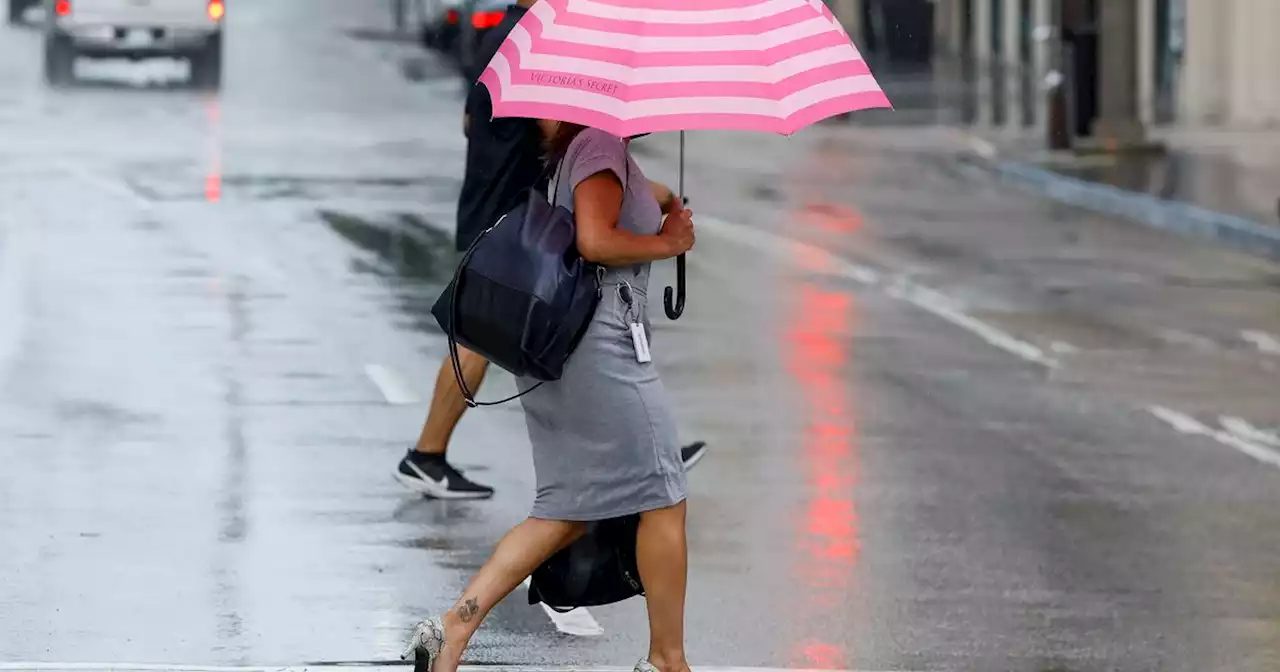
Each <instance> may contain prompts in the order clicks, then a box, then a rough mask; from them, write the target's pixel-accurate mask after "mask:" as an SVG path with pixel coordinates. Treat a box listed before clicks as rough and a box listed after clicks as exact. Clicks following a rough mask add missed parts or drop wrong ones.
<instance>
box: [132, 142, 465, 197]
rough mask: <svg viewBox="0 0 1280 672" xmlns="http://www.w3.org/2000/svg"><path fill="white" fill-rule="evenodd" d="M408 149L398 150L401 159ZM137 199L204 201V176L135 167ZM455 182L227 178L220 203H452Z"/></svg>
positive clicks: (188, 170) (188, 169) (182, 168)
mask: <svg viewBox="0 0 1280 672" xmlns="http://www.w3.org/2000/svg"><path fill="white" fill-rule="evenodd" d="M407 149H408V148H405V147H400V148H397V151H398V152H401V153H403V152H404V151H407ZM123 180H124V182H125V184H126V185H127V186H128V187H129V189H130V190H132V191H133V192H134V193H135V194H137V195H139V196H141V197H143V198H145V199H147V200H149V201H204V200H206V199H207V196H208V194H207V186H208V185H207V176H206V175H205V174H204V172H203V170H201V169H198V168H197V167H192V166H190V165H175V166H171V167H169V168H167V169H166V168H164V167H161V166H139V167H136V168H135V169H134V170H133V171H132V172H130V173H129V174H127V175H125V176H124V177H123ZM461 184H462V182H461V180H459V179H458V178H456V177H443V176H434V175H381V176H378V175H375V176H349V175H279V174H265V175H252V174H238V175H237V174H228V175H223V176H221V179H220V181H219V185H218V187H219V194H218V195H219V199H220V200H223V201H226V200H248V201H273V200H303V201H324V200H329V199H334V198H347V199H361V200H370V201H379V200H388V201H396V200H400V201H403V200H404V199H405V198H406V194H408V195H409V196H410V197H411V198H412V199H414V200H418V199H423V198H425V199H427V200H428V201H431V202H442V203H443V202H452V201H453V200H454V199H455V198H456V195H457V192H458V190H459V189H460V188H461Z"/></svg>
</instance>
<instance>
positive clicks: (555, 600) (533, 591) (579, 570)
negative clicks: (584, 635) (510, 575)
mask: <svg viewBox="0 0 1280 672" xmlns="http://www.w3.org/2000/svg"><path fill="white" fill-rule="evenodd" d="M639 529H640V516H639V515H638V514H637V515H631V516H623V517H622V518H612V519H610V520H602V521H599V522H596V523H591V526H590V528H589V529H588V530H587V533H586V534H585V535H583V536H582V538H581V539H579V540H577V541H575V542H573V543H572V544H570V545H569V546H567V547H565V548H564V549H563V550H561V551H560V552H558V553H556V554H555V555H553V556H551V558H550V559H548V560H547V561H546V562H544V563H542V565H540V566H539V567H538V568H537V569H535V570H533V576H532V577H530V581H529V604H537V603H539V602H542V603H543V604H546V605H547V606H548V607H550V608H552V609H554V610H556V611H569V610H571V609H575V608H577V607H597V606H600V605H602V604H613V603H614V602H621V601H623V600H626V599H629V598H632V597H635V596H637V595H644V585H643V584H642V583H641V582H640V570H639V567H638V566H637V564H636V532H638V531H639Z"/></svg>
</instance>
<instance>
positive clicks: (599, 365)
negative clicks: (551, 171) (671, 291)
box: [518, 128, 685, 521]
mask: <svg viewBox="0 0 1280 672" xmlns="http://www.w3.org/2000/svg"><path fill="white" fill-rule="evenodd" d="M601 171H612V172H613V173H615V174H616V175H617V176H618V180H619V181H623V180H626V182H627V184H626V190H625V192H624V194H625V195H624V198H623V203H622V212H621V213H620V214H619V217H618V226H620V227H622V228H625V229H626V230H628V231H630V232H632V233H636V234H641V235H655V234H657V233H658V231H659V230H660V229H661V227H662V211H661V209H660V208H659V206H658V202H657V199H655V198H654V197H653V192H652V191H651V190H650V188H649V181H648V180H647V179H646V178H645V176H644V173H642V172H641V171H640V166H638V165H636V163H635V161H634V160H632V158H631V156H630V154H628V153H627V150H626V147H625V145H624V144H623V141H622V140H621V139H620V138H618V137H617V136H613V135H610V134H608V133H605V132H604V131H599V130H596V129H591V128H588V129H586V130H584V131H582V133H580V134H579V135H578V137H577V138H575V139H574V141H573V143H572V144H571V145H570V146H569V151H568V153H567V154H566V156H565V159H564V162H563V163H562V164H561V166H560V169H559V172H558V174H557V175H556V179H555V181H554V182H553V186H554V190H555V194H556V195H555V199H556V202H557V203H558V204H560V205H564V206H565V207H567V208H569V209H572V208H573V189H574V188H575V187H577V185H578V184H579V183H581V182H582V181H583V180H585V179H587V178H588V177H591V176H592V175H595V174H597V173H599V172H601ZM624 283H625V284H626V285H628V286H629V287H630V288H631V294H632V295H633V306H632V307H631V308H628V306H627V304H626V303H625V302H624V301H623V300H622V296H621V294H622V293H623V292H620V291H619V286H620V285H622V284H624ZM648 289H649V264H647V263H646V264H637V265H635V266H627V267H619V268H610V269H608V270H607V272H606V273H605V276H604V294H603V297H602V298H601V300H600V306H599V308H598V309H597V310H596V314H595V317H594V318H593V319H592V321H591V325H590V326H589V327H588V328H587V333H586V335H585V336H584V337H583V339H582V342H581V344H580V345H579V346H578V349H577V350H575V351H574V353H573V355H571V356H570V357H569V361H568V362H567V363H566V365H565V369H564V375H563V377H561V378H560V380H557V381H555V382H550V383H547V384H545V385H543V386H542V387H540V388H538V389H536V390H534V391H532V392H530V393H529V394H527V395H525V396H523V397H521V401H522V402H523V404H524V411H525V421H526V424H527V425H528V428H529V441H530V443H532V444H533V468H534V472H535V476H536V480H537V483H538V490H537V495H536V496H535V498H534V502H533V511H532V513H531V514H530V515H532V516H533V517H534V518H543V519H548V520H574V521H592V520H604V519H607V518H615V517H618V516H624V515H629V514H633V513H640V512H643V511H651V510H654V509H660V508H664V507H668V506H671V505H673V504H678V503H680V502H681V501H684V498H685V473H684V464H683V463H682V462H681V461H680V446H679V441H678V439H677V436H676V424H675V420H674V418H673V417H672V414H671V405H670V403H669V401H668V400H667V394H666V391H665V390H664V389H663V387H662V381H661V380H659V378H658V370H657V369H656V368H655V367H654V365H653V363H652V362H650V363H644V364H642V363H640V362H637V361H636V356H635V349H634V347H633V345H632V341H631V330H630V324H631V322H633V321H635V320H636V319H639V320H640V322H641V323H642V324H644V326H645V330H646V332H650V329H649V319H648V305H647V304H648V299H647V298H646V297H647V295H648ZM650 333H651V332H650ZM534 382H535V381H533V380H531V379H527V378H522V379H519V380H518V383H519V387H520V389H521V391H524V390H526V389H528V388H529V387H530V386H531V385H533V384H534Z"/></svg>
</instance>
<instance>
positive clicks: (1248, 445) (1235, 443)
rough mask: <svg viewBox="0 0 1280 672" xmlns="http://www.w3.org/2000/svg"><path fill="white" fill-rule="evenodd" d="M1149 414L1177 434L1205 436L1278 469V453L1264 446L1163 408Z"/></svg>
mask: <svg viewBox="0 0 1280 672" xmlns="http://www.w3.org/2000/svg"><path fill="white" fill-rule="evenodd" d="M1148 410H1150V411H1151V414H1152V415H1154V416H1156V417H1157V418H1160V419H1161V420H1163V421H1165V422H1167V423H1169V425H1170V426H1171V427H1173V428H1174V429H1175V430H1177V431H1178V432H1181V433H1182V434H1187V435H1190V436H1207V437H1209V438H1211V439H1213V440H1214V441H1217V442H1218V443H1221V444H1222V445H1224V446H1230V447H1231V448H1234V449H1236V450H1238V451H1240V452H1242V453H1244V454H1245V455H1248V456H1249V457H1252V458H1253V459H1255V460H1258V461H1259V462H1265V463H1266V464H1269V465H1271V466H1273V467H1280V452H1276V451H1274V450H1271V449H1270V448H1267V447H1266V446H1261V445H1258V444H1257V443H1254V442H1252V441H1249V440H1247V439H1245V438H1243V437H1241V436H1238V435H1236V434H1235V433H1234V432H1232V431H1230V430H1227V431H1221V430H1217V429H1214V428H1212V427H1210V426H1208V425H1206V424H1204V423H1202V422H1200V421H1199V420H1196V419H1195V418H1193V417H1191V416H1189V415H1187V414H1186V413H1180V412H1178V411H1175V410H1173V409H1170V408H1165V407H1164V406H1152V407H1151V408H1150V409H1148Z"/></svg>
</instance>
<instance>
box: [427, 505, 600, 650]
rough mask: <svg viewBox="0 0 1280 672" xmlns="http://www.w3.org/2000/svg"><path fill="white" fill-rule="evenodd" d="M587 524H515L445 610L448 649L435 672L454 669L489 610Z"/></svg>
mask: <svg viewBox="0 0 1280 672" xmlns="http://www.w3.org/2000/svg"><path fill="white" fill-rule="evenodd" d="M586 527H587V526H586V524H585V523H573V522H567V521H559V520H540V519H538V518H530V519H528V520H526V521H524V522H522V523H520V524H519V525H516V526H515V527H514V528H512V530H511V531H510V532H508V533H507V534H506V536H504V537H503V538H502V541H499V542H498V545H497V547H495V548H494V549H493V555H491V556H489V559H488V560H487V561H486V562H485V563H484V566H483V567H481V568H480V571H479V572H476V575H475V576H474V577H472V579H471V583H470V584H468V585H467V589H466V590H464V591H463V592H462V598H461V599H459V600H458V602H457V604H454V605H453V608H452V609H450V610H449V611H447V612H445V614H444V616H443V620H444V639H445V641H444V648H443V649H441V651H440V656H439V657H438V658H436V662H435V664H434V665H433V666H432V672H455V671H456V670H457V669H458V665H459V663H460V662H461V661H462V653H463V651H465V650H466V648H467V643H468V642H470V641H471V636H472V635H474V634H475V632H476V629H478V628H479V627H480V622H481V621H483V620H484V617H485V616H487V615H488V614H489V610H491V609H493V607H494V605H496V604H498V602H501V601H502V598H504V597H506V596H507V595H509V594H510V593H511V591H513V590H515V589H516V586H518V585H520V583H521V582H522V581H524V580H525V578H526V577H528V576H529V575H530V574H532V573H533V570H535V569H537V568H538V565H541V564H542V563H543V562H545V561H546V559H547V558H549V557H551V556H552V555H554V554H555V552H556V551H559V550H560V549H562V548H564V547H565V546H568V545H569V544H571V543H573V542H574V541H575V540H576V539H578V537H581V536H582V534H583V532H585V531H586Z"/></svg>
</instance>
